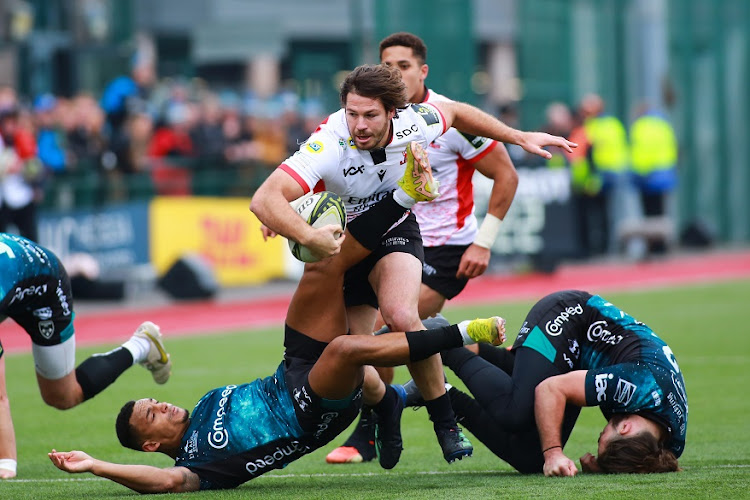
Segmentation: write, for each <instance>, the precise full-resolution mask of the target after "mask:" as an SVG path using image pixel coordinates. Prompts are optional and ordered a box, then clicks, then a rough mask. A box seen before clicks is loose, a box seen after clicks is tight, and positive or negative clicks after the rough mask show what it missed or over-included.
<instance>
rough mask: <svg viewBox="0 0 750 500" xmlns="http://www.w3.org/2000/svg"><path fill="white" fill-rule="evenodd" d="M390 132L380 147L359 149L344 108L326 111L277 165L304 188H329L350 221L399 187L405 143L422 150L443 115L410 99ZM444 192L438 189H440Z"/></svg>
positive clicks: (440, 126)
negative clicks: (341, 204)
mask: <svg viewBox="0 0 750 500" xmlns="http://www.w3.org/2000/svg"><path fill="white" fill-rule="evenodd" d="M392 124H393V136H392V137H391V140H390V142H389V143H388V144H387V145H386V147H385V148H383V149H377V150H373V151H364V150H360V149H357V147H356V146H355V145H354V142H353V141H352V138H351V135H350V134H349V128H348V127H347V124H346V115H345V111H344V110H343V109H341V110H339V111H337V112H336V113H333V114H332V115H330V116H329V117H328V118H327V119H326V120H325V121H324V122H323V123H322V124H321V125H320V126H319V127H318V129H317V130H316V131H315V132H313V134H312V135H311V136H310V138H309V139H308V140H307V142H305V143H304V144H302V145H301V146H300V148H299V150H298V151H297V152H295V153H294V154H293V155H292V156H290V157H289V158H287V159H286V160H285V161H284V162H283V163H282V164H281V165H279V168H280V169H282V170H284V171H285V172H287V173H288V174H289V175H291V176H292V177H293V178H294V179H295V180H296V181H297V182H298V183H299V185H300V186H302V189H303V190H304V191H305V193H307V192H309V191H311V190H313V191H324V190H325V191H333V192H334V193H337V194H338V195H339V196H341V198H342V199H343V200H344V202H345V203H346V212H347V219H348V220H349V221H351V220H352V219H354V218H355V217H356V216H357V215H359V214H361V213H362V212H365V211H366V210H368V209H369V208H370V206H372V205H373V204H374V203H375V202H377V201H378V200H381V199H383V198H385V197H386V196H387V195H388V194H389V193H391V192H393V191H394V190H395V189H396V188H397V187H398V181H399V180H400V179H401V177H402V176H403V175H404V168H405V165H406V146H407V145H408V144H409V143H410V142H411V141H417V142H419V143H421V144H422V146H424V148H425V149H427V148H428V145H429V144H430V143H431V142H432V141H434V140H435V139H436V138H438V137H440V136H441V135H442V134H443V133H445V131H446V126H445V125H446V124H445V119H444V118H443V115H442V114H441V113H440V111H438V109H437V108H435V107H434V106H432V105H430V104H426V103H424V104H410V105H409V106H408V107H406V108H405V109H400V110H398V112H397V114H396V117H395V118H393V120H392ZM441 191H442V188H441Z"/></svg>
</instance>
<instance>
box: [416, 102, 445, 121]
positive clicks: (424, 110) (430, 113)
mask: <svg viewBox="0 0 750 500" xmlns="http://www.w3.org/2000/svg"><path fill="white" fill-rule="evenodd" d="M411 109H413V110H414V111H416V113H417V114H418V115H419V116H421V117H422V119H423V120H424V122H425V123H426V124H427V125H435V124H436V123H440V116H438V113H437V111H436V110H435V108H433V107H431V106H425V105H424V104H412V105H411Z"/></svg>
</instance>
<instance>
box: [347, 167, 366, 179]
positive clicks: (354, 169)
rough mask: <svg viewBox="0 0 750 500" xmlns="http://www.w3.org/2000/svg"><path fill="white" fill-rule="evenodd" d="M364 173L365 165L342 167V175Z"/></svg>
mask: <svg viewBox="0 0 750 500" xmlns="http://www.w3.org/2000/svg"><path fill="white" fill-rule="evenodd" d="M364 173H365V166H364V165H360V166H358V167H354V166H352V167H349V168H345V169H344V177H349V176H350V175H357V174H364Z"/></svg>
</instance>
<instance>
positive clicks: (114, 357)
mask: <svg viewBox="0 0 750 500" xmlns="http://www.w3.org/2000/svg"><path fill="white" fill-rule="evenodd" d="M131 366H133V355H132V354H131V353H130V351H128V350H127V349H125V348H124V347H118V348H117V349H114V350H113V351H110V352H108V353H107V354H96V355H94V356H91V357H90V358H88V359H87V360H86V361H84V362H83V363H81V364H80V365H78V368H76V379H77V380H78V383H79V384H80V386H81V389H83V399H84V401H85V400H87V399H91V398H93V397H94V396H96V395H97V394H99V393H100V392H102V391H103V390H104V389H106V388H107V386H109V384H111V383H112V382H114V381H115V380H116V379H117V377H119V376H120V375H121V374H122V373H123V372H124V371H125V370H127V369H128V368H130V367H131Z"/></svg>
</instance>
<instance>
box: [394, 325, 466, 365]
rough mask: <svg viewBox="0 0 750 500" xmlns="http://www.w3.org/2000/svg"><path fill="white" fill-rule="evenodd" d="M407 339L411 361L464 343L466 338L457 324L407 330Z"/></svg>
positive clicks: (419, 359)
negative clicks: (413, 330) (431, 328)
mask: <svg viewBox="0 0 750 500" xmlns="http://www.w3.org/2000/svg"><path fill="white" fill-rule="evenodd" d="M406 341H407V342H408V343H409V361H422V360H423V359H427V358H429V357H430V356H432V355H433V354H437V353H439V352H440V351H442V350H444V349H451V348H453V347H461V346H463V345H464V339H463V337H462V336H461V332H460V331H459V330H458V326H456V325H450V326H444V327H441V328H435V329H434V330H420V331H417V332H406Z"/></svg>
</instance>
